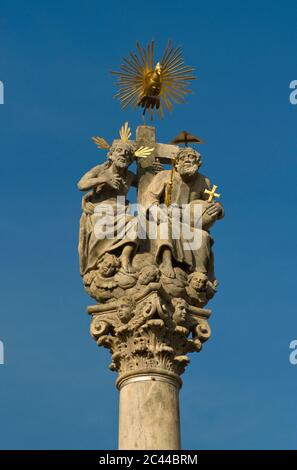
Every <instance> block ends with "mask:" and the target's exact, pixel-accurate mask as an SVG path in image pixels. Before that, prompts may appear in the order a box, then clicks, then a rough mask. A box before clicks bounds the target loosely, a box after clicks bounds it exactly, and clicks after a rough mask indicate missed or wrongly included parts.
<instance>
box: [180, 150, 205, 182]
mask: <svg viewBox="0 0 297 470" xmlns="http://www.w3.org/2000/svg"><path fill="white" fill-rule="evenodd" d="M201 165H202V161H201V155H200V153H199V152H197V151H196V150H194V149H192V148H191V147H185V148H182V149H181V150H179V152H178V154H177V156H176V163H175V168H176V171H177V172H178V173H179V174H180V175H182V176H191V175H193V174H194V173H196V171H197V170H198V168H200V167H201Z"/></svg>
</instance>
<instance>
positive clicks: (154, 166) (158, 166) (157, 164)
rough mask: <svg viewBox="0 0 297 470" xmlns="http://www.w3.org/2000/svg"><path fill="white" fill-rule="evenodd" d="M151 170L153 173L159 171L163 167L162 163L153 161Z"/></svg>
mask: <svg viewBox="0 0 297 470" xmlns="http://www.w3.org/2000/svg"><path fill="white" fill-rule="evenodd" d="M152 170H153V173H154V174H157V173H159V172H160V171H163V170H164V168H163V165H162V164H161V163H160V162H159V161H158V160H155V161H154V162H153V163H152Z"/></svg>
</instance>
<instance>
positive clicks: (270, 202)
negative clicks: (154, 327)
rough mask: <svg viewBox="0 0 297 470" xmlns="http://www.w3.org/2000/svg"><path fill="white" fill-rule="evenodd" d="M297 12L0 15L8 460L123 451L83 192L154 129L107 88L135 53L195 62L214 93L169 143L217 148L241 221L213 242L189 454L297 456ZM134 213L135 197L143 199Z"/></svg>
mask: <svg viewBox="0 0 297 470" xmlns="http://www.w3.org/2000/svg"><path fill="white" fill-rule="evenodd" d="M296 14H297V4H296V2H294V1H290V0H288V1H286V2H280V1H278V2H276V1H257V2H255V1H249V2H244V3H243V2H237V1H223V2H221V1H218V0H216V1H208V2H205V1H203V2H202V1H199V0H198V1H197V0H195V1H193V0H189V1H188V2H186V3H183V2H176V1H174V0H173V1H170V2H169V1H168V0H165V1H163V2H162V3H160V2H157V1H156V0H152V1H150V2H149V3H142V2H136V1H129V0H128V1H126V2H106V1H102V2H98V1H93V0H88V1H85V2H83V1H66V0H61V1H59V2H57V1H54V2H49V1H45V0H44V1H43V2H39V1H32V0H27V1H26V2H23V1H16V0H9V1H5V0H0V80H1V81H2V82H3V83H4V88H5V103H4V105H0V155H1V160H0V165H1V170H0V174H1V176H2V178H1V218H0V226H1V232H0V233H1V247H2V249H1V270H0V282H1V292H2V293H1V298H0V305H1V316H0V340H2V341H3V343H4V346H5V365H0V381H1V387H0V404H1V406H0V448H2V449H18V448H19V449H63V448H66V449H96V448H97V449H106V448H107V449H112V448H116V446H117V407H118V396H117V391H116V389H115V387H114V382H115V378H116V376H115V375H114V374H113V373H111V372H110V371H109V370H108V367H107V366H108V364H109V355H108V352H107V351H106V350H104V349H101V348H100V349H98V348H97V347H96V344H95V342H93V341H92V340H91V338H90V336H89V331H88V329H89V319H88V317H87V314H86V313H85V311H86V310H85V308H86V305H88V304H89V303H91V302H90V299H89V298H88V296H87V295H86V294H85V293H84V291H83V287H82V283H81V279H80V277H79V268H78V258H77V239H78V223H79V217H80V200H81V194H80V193H79V192H78V191H77V189H76V182H77V180H78V179H79V178H80V177H81V175H82V174H83V173H84V172H85V171H87V170H88V169H89V168H91V167H92V166H94V165H95V164H97V162H101V161H103V159H104V153H99V152H98V151H97V150H96V148H95V146H94V145H93V144H92V142H91V140H90V136H92V135H94V134H95V135H102V136H104V137H105V138H106V139H108V140H112V138H113V137H114V136H115V135H116V134H117V132H118V129H119V127H120V126H121V124H122V123H123V122H124V121H126V120H128V121H129V123H130V124H131V126H132V127H133V128H134V129H135V127H136V126H137V125H138V124H140V123H141V118H140V115H139V113H137V112H136V113H133V112H132V111H126V112H122V111H121V109H120V106H119V104H118V102H116V101H115V100H114V99H112V97H113V94H114V93H115V87H114V83H113V82H114V78H113V77H112V76H111V75H110V73H109V71H110V70H113V69H116V68H118V66H119V63H120V61H121V58H122V56H124V55H126V54H127V53H128V51H129V50H130V49H133V48H134V46H135V42H136V41H137V40H140V41H141V42H142V43H145V42H147V41H148V40H151V39H152V38H155V41H156V43H157V47H158V50H159V51H160V53H161V52H162V50H163V48H164V46H165V44H166V41H167V39H169V38H171V39H172V40H173V41H174V43H175V44H180V45H182V46H183V49H184V55H185V58H186V61H187V63H188V64H190V65H193V66H194V67H195V68H196V73H197V76H198V80H196V81H195V82H194V83H193V86H192V88H193V90H194V94H193V95H192V96H190V97H189V99H188V103H187V105H183V106H180V107H176V108H175V109H174V111H173V113H172V115H169V116H166V118H165V119H164V121H162V122H158V123H157V134H158V140H159V141H162V142H169V141H170V140H171V139H172V138H173V137H174V136H175V135H176V134H177V133H178V132H179V131H180V130H182V129H187V130H189V131H190V132H192V133H194V134H197V135H199V136H201V137H202V138H203V139H205V140H206V141H207V145H205V146H203V147H201V152H202V156H203V162H204V164H203V167H202V172H203V173H205V174H206V175H207V176H209V178H210V179H211V181H213V182H214V183H215V184H217V185H218V186H219V190H220V192H221V193H222V202H223V204H224V206H225V210H226V217H225V219H224V221H222V222H220V223H218V224H217V226H216V227H215V228H214V230H213V235H214V237H215V241H216V242H215V255H216V271H217V276H218V278H219V280H220V290H219V293H218V294H217V297H216V299H215V300H213V301H212V303H211V308H212V309H213V316H212V319H211V326H212V330H213V336H212V338H211V340H210V341H209V342H208V343H207V344H206V345H205V348H204V350H203V352H202V353H201V354H196V355H195V354H194V355H192V356H191V364H190V366H189V367H188V370H187V371H186V373H185V375H184V386H183V389H182V391H181V417H182V442H183V448H185V449H190V448H192V449H250V448H254V449H261V448H267V449H274V448H275V449H296V448H297V429H296V421H297V403H296V401H297V399H296V397H297V393H296V392H297V366H295V367H294V366H292V365H291V364H290V363H289V343H290V341H292V340H294V339H297V319H296V318H297V317H296V293H295V288H296V241H295V234H296V230H297V221H296V202H297V196H296V176H297V171H296V170H297V165H296V154H297V139H296V123H297V106H293V105H291V104H290V102H289V93H290V90H289V84H290V82H291V81H292V80H296V79H297V66H296V46H297V29H296ZM132 197H133V195H132Z"/></svg>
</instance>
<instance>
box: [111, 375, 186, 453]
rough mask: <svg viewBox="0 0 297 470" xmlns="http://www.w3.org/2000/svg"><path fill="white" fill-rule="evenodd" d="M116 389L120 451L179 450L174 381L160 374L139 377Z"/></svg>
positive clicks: (177, 411)
mask: <svg viewBox="0 0 297 470" xmlns="http://www.w3.org/2000/svg"><path fill="white" fill-rule="evenodd" d="M119 388H120V415H119V449H120V450H128V449H133V450H137V449H150V450H157V449H162V450H178V449H180V431H179V429H180V418H179V397H178V395H179V383H178V382H177V380H176V379H175V378H174V377H170V376H166V375H164V376H162V375H160V374H151V375H142V376H141V375H138V376H134V377H133V376H131V377H130V382H129V378H128V379H127V380H126V382H125V381H123V382H122V384H121V386H120V387H119Z"/></svg>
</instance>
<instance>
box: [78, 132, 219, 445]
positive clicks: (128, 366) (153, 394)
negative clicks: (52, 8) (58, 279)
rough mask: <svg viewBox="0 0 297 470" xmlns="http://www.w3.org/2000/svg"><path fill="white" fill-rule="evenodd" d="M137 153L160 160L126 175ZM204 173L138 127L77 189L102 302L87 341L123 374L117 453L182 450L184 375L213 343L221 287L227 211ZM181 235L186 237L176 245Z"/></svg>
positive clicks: (83, 265)
mask: <svg viewBox="0 0 297 470" xmlns="http://www.w3.org/2000/svg"><path fill="white" fill-rule="evenodd" d="M140 145H141V146H148V147H154V151H153V153H152V155H150V156H149V157H146V158H138V160H137V172H136V174H134V173H132V172H131V171H130V170H128V167H129V166H130V164H131V163H132V162H133V160H134V158H135V149H136V148H137V147H139V146H140ZM168 162H172V163H173V164H174V165H173V167H172V170H170V171H169V170H164V169H163V167H162V165H161V164H162V163H168ZM200 166H201V158H200V154H199V153H198V152H196V151H195V150H193V149H191V148H189V147H186V148H182V149H181V148H179V147H177V146H175V145H168V144H158V143H156V142H155V128H154V127H152V126H140V127H139V128H138V129H137V136H136V140H135V141H130V140H129V141H127V140H126V141H125V142H123V141H121V140H119V139H117V140H115V141H114V142H113V144H112V146H111V148H110V149H109V152H108V159H107V161H106V162H105V163H103V164H101V165H97V166H96V167H94V168H93V169H92V170H90V171H89V172H87V173H86V174H85V175H84V176H83V177H82V178H81V180H80V181H79V183H78V187H79V189H80V190H82V191H89V192H88V193H87V194H86V196H84V197H83V202H82V208H83V214H82V217H81V222H80V239H79V255H80V271H81V275H82V278H83V282H84V286H85V289H86V291H87V292H88V294H89V295H90V296H91V297H93V298H94V299H95V300H96V304H95V305H92V306H90V307H88V313H89V314H90V315H91V317H92V319H91V326H90V331H91V335H92V337H93V338H94V339H95V341H96V342H97V344H98V346H104V347H106V348H108V349H109V350H110V352H111V364H110V369H111V370H113V371H117V372H118V381H117V383H118V387H119V389H120V444H119V445H120V449H129V448H131V449H137V448H139V449H178V448H179V440H180V438H179V411H178V389H179V386H180V385H181V380H180V379H179V376H180V375H181V374H182V373H183V372H184V370H185V367H186V366H187V365H188V363H189V361H190V359H189V357H188V353H190V352H195V351H196V352H199V351H201V349H202V345H203V343H204V342H205V341H207V340H208V339H209V337H210V334H211V331H210V327H209V324H208V319H209V316H210V314H211V311H210V310H208V309H206V308H205V306H206V305H207V303H208V301H209V300H210V299H211V298H212V297H213V296H214V295H215V293H216V291H217V286H218V281H217V279H216V276H215V272H214V255H213V250H212V246H213V239H212V237H211V235H210V228H211V227H212V226H213V224H214V223H215V222H216V221H217V220H218V219H220V218H222V217H223V208H222V206H221V205H220V204H219V203H218V202H213V201H212V200H211V198H212V196H211V194H213V193H214V190H211V184H210V182H209V180H208V178H206V177H205V176H203V175H202V174H201V173H199V172H198V170H199V168H200ZM132 186H134V187H136V188H137V194H138V203H141V204H142V208H140V209H141V210H140V209H138V217H136V216H135V215H133V214H131V211H130V204H129V201H128V200H127V195H128V191H129V189H130V188H131V187H132ZM214 188H216V187H214ZM119 198H120V203H119ZM168 201H170V204H168ZM184 207H187V210H188V211H189V214H190V217H189V218H188V219H185V220H184V219H183V218H181V216H180V215H178V216H177V215H176V214H177V212H176V211H177V210H180V208H184ZM197 208H198V209H199V211H200V212H199V213H200V224H198V225H196V221H195V220H194V219H193V214H195V213H196V209H197ZM110 210H111V211H112V213H113V217H111V218H110V217H109V218H107V219H106V220H107V222H106V224H105V228H104V230H103V229H102V220H105V219H104V217H106V213H108V211H110ZM164 214H165V215H166V217H164ZM193 220H194V222H193ZM140 221H141V224H140ZM152 221H153V223H154V224H155V225H154V229H155V232H154V233H155V236H154V237H152V236H151V233H152V232H151V231H150V230H151V223H152ZM149 222H150V223H149ZM166 224H167V227H169V232H168V233H167V235H166V236H164V232H163V229H164V227H165V225H166ZM139 225H141V230H140V231H139ZM185 227H186V229H187V230H188V231H189V232H190V233H191V234H193V236H194V237H195V236H197V235H198V239H199V240H200V242H199V246H198V245H197V244H196V245H193V244H191V243H190V242H189V240H188V239H187V237H186V236H185V233H184V231H183V230H184V228H185ZM123 229H125V230H124V231H123ZM177 229H183V230H179V231H178V233H179V236H175V234H176V230H177ZM110 233H112V236H110ZM141 233H142V235H143V234H144V235H145V238H144V237H143V236H140V234H141ZM165 233H166V231H165ZM106 234H109V236H107V235H106ZM196 238H197V237H196ZM131 377H133V380H132V378H131ZM152 409H153V413H152Z"/></svg>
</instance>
